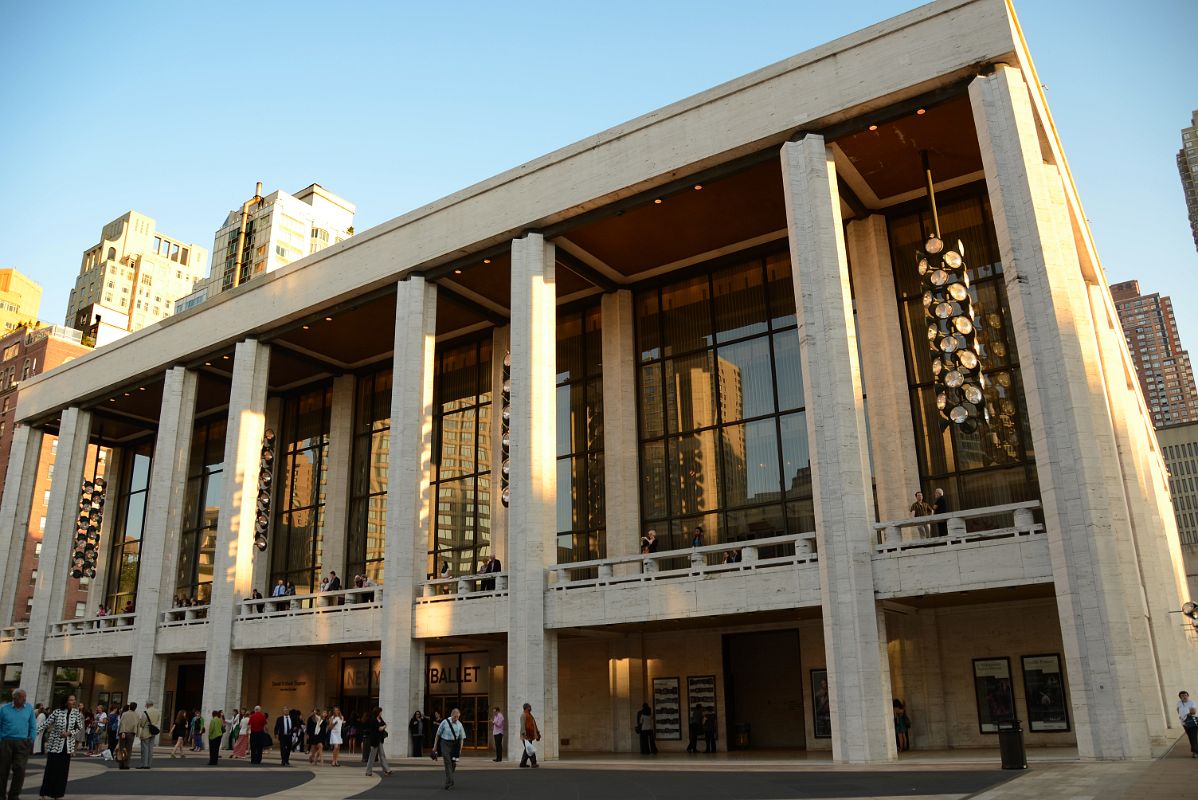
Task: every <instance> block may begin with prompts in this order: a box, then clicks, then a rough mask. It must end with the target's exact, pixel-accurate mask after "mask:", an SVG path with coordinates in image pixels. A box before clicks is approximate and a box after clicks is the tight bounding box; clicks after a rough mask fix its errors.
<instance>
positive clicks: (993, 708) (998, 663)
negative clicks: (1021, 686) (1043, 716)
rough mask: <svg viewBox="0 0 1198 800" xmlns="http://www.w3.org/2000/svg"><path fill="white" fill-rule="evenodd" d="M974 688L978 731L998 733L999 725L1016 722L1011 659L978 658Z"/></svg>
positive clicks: (974, 674)
mask: <svg viewBox="0 0 1198 800" xmlns="http://www.w3.org/2000/svg"><path fill="white" fill-rule="evenodd" d="M973 688H974V693H975V695H976V699H977V704H978V730H980V731H981V732H982V733H998V723H1000V722H1011V721H1012V720H1014V719H1015V691H1014V687H1013V686H1012V685H1011V659H1009V658H1007V657H1006V656H1003V657H1002V658H975V659H974V660H973Z"/></svg>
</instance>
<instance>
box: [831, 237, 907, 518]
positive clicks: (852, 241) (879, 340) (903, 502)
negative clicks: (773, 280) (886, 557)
mask: <svg viewBox="0 0 1198 800" xmlns="http://www.w3.org/2000/svg"><path fill="white" fill-rule="evenodd" d="M845 244H846V245H847V247H848V256H849V264H850V268H851V270H852V273H853V288H854V289H855V290H856V293H857V308H859V309H861V310H862V313H861V319H862V324H861V326H860V331H859V334H858V335H859V336H860V337H861V374H862V378H863V380H864V382H865V397H866V399H867V408H866V412H867V415H868V418H869V431H870V448H871V451H872V454H873V473H874V480H875V482H876V483H877V496H878V518H879V519H882V520H893V519H906V518H907V517H908V516H910V513H909V511H908V509H909V508H910V507H911V503H912V502H913V500H914V496H915V492H917V491H919V464H918V462H917V461H916V450H915V435H914V433H915V432H914V430H913V428H912V421H911V419H912V418H911V392H910V388H909V385H908V383H907V367H906V364H907V358H906V353H904V352H903V326H902V322H901V321H900V320H899V309H898V301H897V297H898V294H897V292H896V291H895V287H894V265H893V263H892V261H891V257H890V239H889V236H888V234H887V231H886V218H885V217H883V216H881V215H880V214H875V215H873V216H870V217H867V218H865V219H862V220H853V221H852V222H850V223H849V224H848V226H847V230H846V231H845Z"/></svg>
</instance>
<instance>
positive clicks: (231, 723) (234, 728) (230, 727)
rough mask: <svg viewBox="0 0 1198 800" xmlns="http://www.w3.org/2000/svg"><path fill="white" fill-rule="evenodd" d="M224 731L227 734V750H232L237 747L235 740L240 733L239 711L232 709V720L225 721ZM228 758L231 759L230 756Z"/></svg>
mask: <svg viewBox="0 0 1198 800" xmlns="http://www.w3.org/2000/svg"><path fill="white" fill-rule="evenodd" d="M225 730H227V731H228V732H229V745H228V749H229V750H232V749H233V748H234V747H236V746H237V739H238V736H239V735H240V731H241V709H237V708H235V709H233V716H232V718H229V719H226V720H225ZM230 757H232V754H230Z"/></svg>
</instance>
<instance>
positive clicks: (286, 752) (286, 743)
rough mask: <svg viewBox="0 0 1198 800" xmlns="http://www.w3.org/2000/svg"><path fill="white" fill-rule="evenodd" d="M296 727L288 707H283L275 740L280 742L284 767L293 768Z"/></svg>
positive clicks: (276, 728)
mask: <svg viewBox="0 0 1198 800" xmlns="http://www.w3.org/2000/svg"><path fill="white" fill-rule="evenodd" d="M294 725H295V723H294V721H293V720H292V719H291V714H289V713H288V712H287V706H283V713H282V714H280V715H279V718H278V719H276V720H275V739H276V740H277V741H278V742H279V760H280V761H281V763H282V764H283V766H284V767H289V766H291V734H292V731H293V730H294Z"/></svg>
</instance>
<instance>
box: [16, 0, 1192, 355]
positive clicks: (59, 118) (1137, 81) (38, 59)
mask: <svg viewBox="0 0 1198 800" xmlns="http://www.w3.org/2000/svg"><path fill="white" fill-rule="evenodd" d="M916 5H918V3H916V2H913V0H855V2H852V3H836V2H814V1H813V0H784V1H783V0H780V1H777V2H775V1H772V0H771V1H761V0H737V2H735V3H730V2H726V1H725V2H704V1H703V0H689V1H688V2H682V1H681V0H675V1H674V2H661V1H659V2H651V1H649V0H638V1H637V2H628V1H627V0H605V2H603V3H565V2H561V0H558V2H503V3H500V2H490V3H486V2H425V3H410V2H368V1H367V0H343V2H339V3H316V2H303V1H302V0H295V1H293V2H276V1H275V0H260V1H259V2H254V3H244V4H243V3H234V2H231V0H221V1H220V2H204V3H185V2H157V3H150V2H121V1H120V0H111V2H105V3H97V2H51V1H50V0H44V1H38V0H23V1H20V2H19V1H18V0H0V219H2V220H4V224H3V226H2V228H0V267H15V268H17V269H19V270H21V271H22V272H24V273H26V274H27V275H29V276H30V277H32V278H33V279H34V280H36V281H38V282H39V283H41V284H42V286H43V287H44V294H43V299H42V313H41V317H42V319H44V320H47V321H50V322H59V323H61V322H62V319H63V316H64V314H65V311H66V302H67V297H68V294H69V292H70V289H71V287H72V286H73V285H74V279H75V276H76V274H77V273H78V269H79V264H80V259H81V256H82V253H83V251H84V250H85V249H87V248H88V247H90V246H92V245H93V244H95V243H96V242H97V241H99V235H100V230H101V228H102V227H103V225H104V224H105V223H107V222H109V221H111V220H113V219H115V218H117V217H119V216H121V215H122V214H124V213H125V212H126V211H128V210H130V209H134V210H137V211H139V212H141V213H144V214H147V215H149V216H151V217H153V218H155V219H156V220H157V223H158V229H159V230H160V231H162V232H164V233H166V234H167V235H170V236H174V237H177V238H180V239H182V240H184V241H191V242H195V243H196V244H200V245H202V246H204V247H206V248H209V249H211V247H212V240H213V235H214V233H215V231H216V229H217V228H218V227H219V226H220V225H221V224H222V223H223V221H224V218H225V216H226V214H227V213H228V211H229V210H231V209H233V208H235V207H239V206H240V204H241V202H242V201H243V200H244V199H245V198H247V197H249V196H250V195H251V194H252V193H253V189H254V183H255V181H258V180H261V181H262V182H263V185H264V187H265V192H270V191H273V190H275V189H280V188H281V189H285V190H287V191H290V192H295V191H298V190H299V189H301V188H303V187H304V186H307V185H308V184H310V183H313V182H316V183H320V184H322V185H323V186H325V187H326V188H327V189H329V190H330V191H333V192H335V193H337V194H339V195H341V196H343V197H345V198H347V199H349V200H351V201H352V202H354V203H356V205H357V208H358V214H357V218H356V220H355V223H356V228H357V229H358V230H359V231H363V230H366V229H367V228H369V227H372V226H374V225H377V224H379V223H381V222H385V221H386V220H389V219H391V218H393V217H396V216H399V215H400V214H402V213H404V212H406V211H409V210H411V209H413V208H416V207H418V206H421V205H423V204H425V203H427V202H429V201H431V200H435V199H437V198H439V197H442V196H444V195H446V194H449V193H451V192H453V191H456V190H458V189H460V188H462V187H464V186H468V185H470V184H472V183H475V182H478V181H480V180H483V179H485V178H487V177H489V176H491V175H494V174H496V173H498V172H501V171H503V170H505V169H508V168H510V167H514V166H517V165H519V164H521V163H524V162H526V161H528V160H530V159H532V158H535V157H536V156H539V155H542V154H544V153H547V152H550V151H552V150H554V149H557V148H559V147H562V146H564V145H567V144H570V143H571V142H574V141H576V140H578V139H581V138H584V137H586V136H588V135H591V134H593V133H597V132H599V131H601V130H604V129H606V128H609V127H611V126H613V125H616V124H618V123H620V122H623V121H625V120H628V119H631V118H633V117H636V116H638V115H640V114H644V113H646V112H649V111H652V110H654V109H656V108H659V107H661V106H663V105H666V104H668V103H671V102H673V101H675V100H679V99H681V98H684V97H687V96H689V95H691V94H694V93H696V92H699V91H702V90H704V89H706V88H709V87H711V86H714V85H716V84H718V83H722V82H724V81H726V80H730V79H732V78H735V77H738V76H740V75H743V74H744V73H746V72H750V71H752V70H755V69H758V68H760V67H763V66H766V65H768V64H771V63H773V62H775V61H778V60H781V59H783V58H786V57H788V56H791V55H793V54H795V53H798V52H801V51H803V50H806V49H808V48H811V47H815V46H817V45H820V44H823V43H825V42H828V41H830V40H832V39H834V38H836V37H839V36H843V35H846V34H849V33H852V32H853V31H856V30H859V29H861V28H863V27H866V26H868V25H871V24H873V23H875V22H879V21H881V20H884V19H887V18H889V17H891V16H894V15H896V14H899V13H902V12H904V11H907V10H910V9H911V8H914V7H915V6H916ZM1016 11H1017V13H1018V14H1019V17H1020V22H1021V24H1022V26H1023V29H1024V33H1025V35H1026V36H1027V39H1028V42H1029V45H1030V47H1031V51H1032V57H1033V59H1034V61H1035V65H1036V68H1037V70H1038V72H1039V75H1040V79H1041V81H1042V82H1043V84H1044V85H1045V87H1046V93H1047V96H1048V102H1049V104H1050V107H1051V109H1052V112H1053V115H1054V118H1055V121H1056V123H1057V126H1058V128H1059V131H1060V134H1061V138H1062V140H1063V142H1064V145H1065V152H1066V156H1067V158H1068V160H1069V163H1070V166H1071V168H1072V170H1073V174H1074V178H1075V180H1076V182H1077V184H1078V188H1079V191H1080V194H1081V198H1082V203H1083V205H1084V207H1085V210H1086V215H1087V217H1088V219H1089V221H1090V225H1091V227H1092V229H1093V232H1094V236H1095V239H1096V241H1097V245H1098V252H1099V255H1100V257H1101V259H1102V261H1103V265H1104V267H1105V269H1106V273H1107V276H1108V278H1109V280H1110V281H1111V282H1115V281H1119V280H1126V279H1130V278H1138V279H1139V280H1140V282H1141V284H1142V286H1143V288H1144V290H1145V291H1159V292H1161V293H1163V294H1169V295H1171V296H1172V297H1173V301H1174V307H1175V309H1176V310H1177V315H1178V326H1179V330H1180V333H1181V336H1182V341H1183V344H1186V345H1187V346H1188V347H1189V348H1198V251H1196V250H1195V246H1194V242H1193V239H1192V237H1191V235H1190V230H1189V225H1188V223H1187V219H1186V209H1185V201H1184V198H1183V195H1182V190H1181V184H1180V181H1179V178H1178V174H1177V168H1176V163H1175V158H1176V154H1177V150H1178V148H1179V146H1180V140H1181V134H1180V130H1181V128H1182V127H1184V126H1186V125H1188V124H1189V120H1190V114H1191V112H1192V111H1193V110H1195V109H1198V69H1196V68H1195V66H1194V64H1195V62H1194V54H1195V52H1198V3H1196V2H1193V0H1140V1H1139V2H1136V3H1134V4H1129V3H1126V2H1122V1H1121V0H1022V2H1020V1H1019V0H1016ZM929 46H935V45H934V44H930V45H929Z"/></svg>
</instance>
